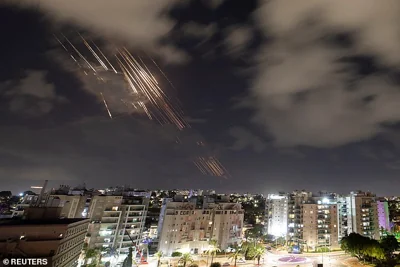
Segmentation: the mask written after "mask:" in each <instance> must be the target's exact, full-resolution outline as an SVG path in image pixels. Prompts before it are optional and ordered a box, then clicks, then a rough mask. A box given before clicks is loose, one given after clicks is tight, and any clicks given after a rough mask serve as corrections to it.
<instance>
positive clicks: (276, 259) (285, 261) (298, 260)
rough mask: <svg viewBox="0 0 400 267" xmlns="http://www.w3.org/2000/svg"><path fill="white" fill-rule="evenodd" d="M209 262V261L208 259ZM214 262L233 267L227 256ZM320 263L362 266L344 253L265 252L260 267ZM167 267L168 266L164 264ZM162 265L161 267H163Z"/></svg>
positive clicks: (249, 264)
mask: <svg viewBox="0 0 400 267" xmlns="http://www.w3.org/2000/svg"><path fill="white" fill-rule="evenodd" d="M178 260H179V258H171V257H168V258H163V260H162V261H163V262H169V263H170V264H172V266H176V265H177V263H178ZM194 260H195V261H194V263H196V264H198V265H199V266H200V267H207V266H206V265H207V264H206V263H207V257H204V256H203V257H202V256H197V257H194ZM209 261H210V259H209ZM214 262H219V263H221V265H223V264H225V263H229V264H230V266H231V267H233V261H232V260H231V259H228V257H227V256H223V255H222V256H221V255H220V256H217V257H215V258H214ZM319 263H322V264H323V265H324V267H349V266H357V267H361V266H363V265H362V264H360V263H358V262H357V261H356V260H355V259H354V258H352V257H350V256H349V255H346V254H345V253H344V252H342V251H340V252H330V253H303V254H289V253H286V252H277V251H273V252H270V251H267V252H266V253H265V256H264V257H263V258H262V259H261V260H260V266H261V267H273V266H285V267H290V266H293V267H297V266H300V267H312V266H317V264H319ZM156 265H157V259H156V258H154V257H152V258H149V264H148V266H151V267H155V266H156ZM164 265H165V266H168V264H164ZM164 265H163V266H164ZM236 265H237V267H254V266H257V262H256V260H247V261H246V262H245V263H239V262H237V264H236Z"/></svg>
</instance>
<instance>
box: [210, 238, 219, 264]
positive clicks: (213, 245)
mask: <svg viewBox="0 0 400 267" xmlns="http://www.w3.org/2000/svg"><path fill="white" fill-rule="evenodd" d="M217 252H221V249H220V248H219V247H218V242H217V240H210V246H209V248H208V255H211V264H212V263H213V261H214V257H215V256H216V255H217ZM207 261H208V257H207ZM207 265H208V262H207Z"/></svg>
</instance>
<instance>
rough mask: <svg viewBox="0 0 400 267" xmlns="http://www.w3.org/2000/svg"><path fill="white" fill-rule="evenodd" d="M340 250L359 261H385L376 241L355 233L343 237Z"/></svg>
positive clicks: (381, 249)
mask: <svg viewBox="0 0 400 267" xmlns="http://www.w3.org/2000/svg"><path fill="white" fill-rule="evenodd" d="M341 248H342V249H343V250H344V251H345V252H346V253H350V254H351V255H352V256H355V257H357V259H359V260H364V261H374V260H379V261H382V260H384V259H385V252H384V249H383V248H382V246H381V244H380V243H379V242H378V241H376V240H374V239H371V238H368V237H365V236H362V235H359V234H356V233H351V234H350V235H348V236H346V237H344V238H343V239H342V241H341Z"/></svg>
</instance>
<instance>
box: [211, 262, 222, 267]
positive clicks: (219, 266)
mask: <svg viewBox="0 0 400 267" xmlns="http://www.w3.org/2000/svg"><path fill="white" fill-rule="evenodd" d="M210 267H221V263H219V262H213V263H211V264H210Z"/></svg>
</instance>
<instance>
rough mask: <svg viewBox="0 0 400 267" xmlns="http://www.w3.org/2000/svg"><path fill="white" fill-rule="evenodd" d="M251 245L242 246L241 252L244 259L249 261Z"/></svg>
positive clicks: (247, 243) (244, 243) (246, 243)
mask: <svg viewBox="0 0 400 267" xmlns="http://www.w3.org/2000/svg"><path fill="white" fill-rule="evenodd" d="M250 248H251V245H250V243H249V242H243V243H242V245H241V246H240V251H241V252H242V253H243V254H244V258H245V259H246V260H247V259H248V256H249V252H250Z"/></svg>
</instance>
